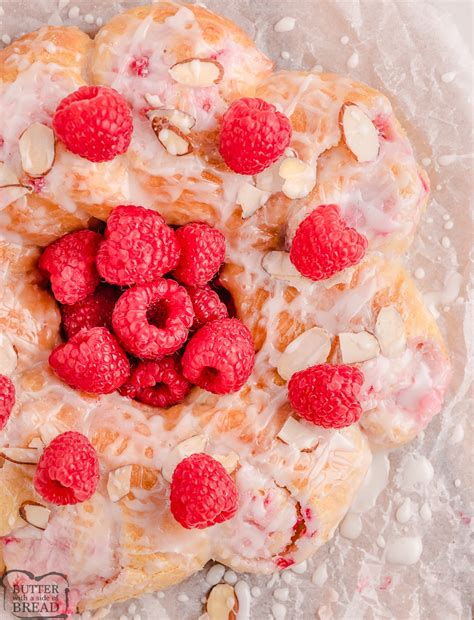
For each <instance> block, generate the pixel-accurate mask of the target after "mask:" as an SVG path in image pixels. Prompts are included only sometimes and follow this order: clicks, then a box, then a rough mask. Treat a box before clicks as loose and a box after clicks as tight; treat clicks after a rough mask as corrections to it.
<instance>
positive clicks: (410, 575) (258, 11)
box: [0, 0, 474, 620]
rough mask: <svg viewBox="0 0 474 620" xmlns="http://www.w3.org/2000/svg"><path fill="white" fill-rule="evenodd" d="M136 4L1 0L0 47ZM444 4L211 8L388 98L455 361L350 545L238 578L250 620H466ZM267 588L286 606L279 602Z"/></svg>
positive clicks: (451, 39) (463, 101)
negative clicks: (414, 470) (395, 549)
mask: <svg viewBox="0 0 474 620" xmlns="http://www.w3.org/2000/svg"><path fill="white" fill-rule="evenodd" d="M454 3H455V4H456V5H457V9H459V10H458V12H459V13H460V14H465V15H466V17H468V16H469V14H470V12H469V8H471V19H472V4H470V3H469V2H456V1H455V0H454ZM137 4H143V2H134V1H129V0H125V1H123V2H120V1H118V0H109V1H108V0H92V1H91V0H3V2H2V0H0V7H2V8H3V12H2V11H1V10H0V38H1V37H2V36H3V42H4V43H5V42H8V37H11V38H12V39H13V38H14V37H16V36H18V35H19V34H21V33H23V32H28V31H30V30H33V29H36V28H38V27H40V26H43V25H45V24H47V23H50V24H54V25H59V24H62V23H64V24H68V25H77V26H79V27H81V28H83V29H85V30H87V31H89V32H95V30H97V25H96V20H97V19H99V23H100V20H101V19H102V20H104V21H106V20H107V19H108V18H109V17H111V16H112V15H113V14H115V13H116V12H118V11H120V10H123V9H124V8H129V7H131V6H135V5H137ZM448 4H449V3H448V2H435V1H432V2H427V1H423V0H411V1H410V0H408V1H402V0H399V1H393V0H383V1H382V0H372V1H371V0H360V1H358V0H353V1H337V0H332V1H329V0H287V1H283V0H209V1H208V2H207V6H208V7H209V8H211V9H213V10H216V11H218V12H220V13H222V14H224V15H226V16H228V17H230V18H232V19H234V20H235V21H236V22H237V23H239V24H240V25H241V26H242V27H243V28H244V30H246V32H247V33H248V34H250V35H251V36H252V37H254V38H255V39H256V40H257V43H258V44H259V46H260V47H261V49H263V51H265V52H266V53H267V54H268V55H269V56H271V57H272V58H273V59H274V60H275V61H276V62H277V65H278V67H280V68H292V69H301V68H302V69H311V68H313V67H315V66H317V65H319V66H321V67H322V68H323V69H324V70H325V71H334V72H337V73H350V74H351V75H353V76H354V77H356V78H359V79H360V80H362V81H365V82H368V83H369V84H371V85H372V86H374V87H376V88H378V89H380V90H382V91H384V92H385V93H386V94H387V95H388V96H389V97H391V99H392V101H393V103H394V107H395V109H396V110H397V113H398V116H399V118H400V120H401V121H402V123H403V124H404V125H405V126H406V129H407V131H408V133H409V135H410V136H411V138H412V142H413V144H414V147H415V150H416V152H417V155H418V158H419V159H420V160H424V164H425V166H426V168H427V169H428V172H429V175H430V178H431V182H432V190H433V191H432V199H431V203H430V206H429V209H428V212H427V213H426V215H425V217H424V220H423V222H422V225H421V229H420V234H419V236H418V238H417V240H416V242H415V244H414V247H413V248H412V250H411V252H410V254H409V256H408V257H407V261H408V264H409V266H410V268H411V269H412V270H413V272H415V270H417V271H416V274H417V275H418V276H420V277H419V278H418V284H419V287H420V289H421V290H422V291H423V293H424V295H425V298H426V300H427V303H428V304H429V305H430V307H431V308H432V311H433V312H434V313H435V314H436V315H437V316H438V315H439V321H440V323H441V326H442V328H443V330H444V332H445V334H446V335H447V338H448V342H449V346H450V350H451V354H452V359H453V364H454V380H453V385H452V388H451V390H450V394H449V399H448V404H447V406H446V407H445V410H444V412H443V413H442V415H440V416H439V417H438V418H437V419H436V420H435V421H434V422H433V423H432V424H431V426H430V427H429V429H428V430H427V431H426V432H425V433H424V437H421V438H420V439H418V440H417V441H416V442H414V443H413V444H411V445H410V446H407V447H406V448H405V449H403V450H400V451H397V452H395V453H392V454H391V455H390V462H391V473H390V480H389V484H388V486H387V488H386V489H385V490H384V491H383V492H382V493H381V495H380V496H379V498H378V502H377V505H376V507H375V508H372V509H371V510H369V511H368V512H366V513H365V514H363V515H362V523H363V529H362V533H361V535H360V536H359V537H358V538H357V539H356V540H347V539H345V538H343V537H342V536H340V535H339V534H336V536H335V538H334V540H333V541H332V542H331V543H330V544H329V545H328V546H326V547H325V548H324V549H322V550H320V552H319V553H317V554H316V556H315V558H314V559H313V560H312V561H310V562H308V566H307V569H306V571H304V572H303V573H302V574H296V573H293V572H291V571H286V574H285V575H279V576H276V577H274V578H273V579H269V577H266V578H256V577H250V576H246V575H243V576H239V578H242V579H244V580H245V581H247V582H248V584H249V585H250V587H254V588H255V586H257V587H258V588H259V589H260V591H261V594H260V595H259V596H255V595H254V596H252V601H251V610H250V617H251V618H252V619H254V620H260V619H267V618H272V617H276V618H277V620H282V619H283V617H284V614H285V610H286V620H294V619H298V620H310V619H311V620H312V619H314V618H321V619H325V618H334V619H337V620H342V619H351V620H352V619H354V620H355V619H364V620H365V619H378V618H396V619H397V620H405V619H407V620H408V619H410V620H412V619H413V620H414V619H418V618H420V619H422V620H451V619H453V620H455V619H456V620H457V619H462V620H465V619H466V620H467V619H468V618H471V602H472V591H473V590H472V581H471V579H472V577H471V575H470V572H469V571H470V565H471V566H472V550H473V547H472V539H471V538H470V537H471V536H472V523H471V520H470V518H471V517H472V516H473V508H474V505H473V502H472V497H473V496H472V487H473V470H474V467H473V459H472V445H473V426H472V417H473V415H472V414H473V413H474V407H473V401H474V398H473V391H472V377H471V375H470V374H469V370H468V367H469V361H470V360H471V358H472V341H473V332H472V330H473V327H472V326H473V324H474V322H473V316H472V310H471V311H469V309H468V305H467V304H468V300H469V298H470V295H471V294H472V292H471V291H470V290H469V287H470V283H469V273H470V272H471V273H472V269H471V264H472V261H473V259H474V251H473V250H472V249H471V248H472V241H473V228H472V220H471V214H472V211H471V209H472V204H470V201H471V193H472V178H473V165H472V164H473V159H472V157H473V155H472V151H473V140H472V110H473V108H472V97H473V84H472V77H471V76H472V73H471V72H472V55H471V54H472V48H471V50H469V46H468V45H467V44H466V41H463V39H462V37H461V36H460V34H459V31H458V30H457V28H456V26H455V24H454V23H453V21H452V18H451V17H450V15H449V13H447V12H446V6H447V5H448ZM461 5H462V6H461ZM74 7H77V9H76V8H74ZM71 9H72V11H71ZM284 16H291V17H294V18H296V26H295V28H294V29H293V30H292V31H290V32H286V33H280V34H277V33H275V32H274V30H273V25H274V24H275V23H276V22H277V21H278V20H279V19H280V18H281V17H284ZM465 26H466V25H465ZM468 28H469V26H466V28H465V29H466V30H468ZM343 37H347V38H348V40H347V42H346V39H345V38H343ZM341 39H342V41H341ZM282 51H287V52H289V56H290V58H289V59H288V58H287V59H283V58H282V57H281V52H282ZM354 52H355V53H356V55H354ZM284 56H286V54H284ZM351 57H352V59H351V61H350V62H349V67H350V68H348V64H347V63H348V60H349V59H350V58H351ZM357 57H358V58H357ZM318 68H319V67H318ZM423 271H424V275H423ZM471 308H472V306H471ZM413 455H415V456H418V455H424V456H425V457H426V458H427V459H429V461H430V462H431V464H432V466H433V468H434V476H433V478H432V480H431V481H430V482H429V483H427V484H423V483H419V484H417V485H415V488H414V489H412V490H411V491H407V490H406V489H404V488H403V484H402V479H403V472H404V468H406V466H407V463H408V462H409V459H410V458H412V457H413ZM406 497H410V499H411V504H412V511H411V516H410V518H409V520H408V521H407V522H406V523H405V524H403V525H402V524H401V523H399V522H398V521H397V520H396V519H395V516H394V515H395V512H396V510H397V508H398V507H399V506H400V504H401V503H402V501H403V500H404V499H405V498H406ZM423 504H427V505H428V506H429V508H430V509H431V511H432V517H431V518H428V519H427V520H423V519H422V517H421V515H420V513H419V509H420V508H421V506H422V505H423ZM422 512H423V511H422ZM425 517H426V513H425ZM400 535H403V536H421V537H422V541H423V552H422V555H421V559H420V561H419V562H417V563H416V564H414V565H411V566H403V565H402V566H400V565H394V564H389V563H387V562H386V560H385V554H386V551H385V549H384V546H383V544H384V542H389V541H390V540H393V539H394V538H396V537H397V536H400ZM377 541H378V542H377ZM322 563H324V564H325V567H326V569H327V573H328V577H327V579H326V581H325V582H324V583H321V582H322V581H324V579H319V580H318V579H316V580H315V581H319V583H312V580H311V577H312V575H313V573H314V570H315V568H316V567H318V566H320V565H321V564H322ZM204 577H205V573H200V574H199V575H196V576H195V577H194V578H192V579H190V580H189V581H188V582H186V583H185V584H182V585H181V586H178V587H175V588H172V589H171V590H168V591H167V592H166V593H165V595H164V596H163V595H160V597H158V596H156V595H150V596H146V597H143V598H142V599H140V600H137V601H129V602H128V603H126V604H123V605H116V606H114V607H112V608H111V609H104V610H101V611H100V612H99V614H97V617H98V616H100V617H107V618H110V619H113V620H127V619H130V620H140V619H142V620H162V619H163V620H164V619H167V618H170V619H171V620H175V619H180V620H188V619H193V618H198V616H199V615H200V613H202V602H201V598H202V597H203V596H205V594H206V592H207V591H208V590H209V585H208V584H207V583H206V581H205V579H204ZM282 588H283V590H281V589H282ZM285 588H288V592H287V593H286V592H285V590H284V589H285ZM276 589H280V592H279V593H277V596H279V597H280V599H283V601H280V602H279V603H278V602H277V600H276V598H275V596H274V593H275V590H276ZM254 593H255V594H258V591H256V590H254ZM285 598H286V599H287V600H285ZM275 604H276V606H275ZM2 613H3V612H2V611H0V618H3V616H2ZM83 617H84V618H90V617H91V616H90V615H89V614H84V616H83ZM239 620H240V619H239Z"/></svg>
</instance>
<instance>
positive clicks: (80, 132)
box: [53, 86, 133, 161]
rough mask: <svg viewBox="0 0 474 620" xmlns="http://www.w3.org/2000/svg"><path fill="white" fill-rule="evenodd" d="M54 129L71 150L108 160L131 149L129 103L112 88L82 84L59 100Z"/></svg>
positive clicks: (90, 157)
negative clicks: (129, 147)
mask: <svg viewBox="0 0 474 620" xmlns="http://www.w3.org/2000/svg"><path fill="white" fill-rule="evenodd" d="M53 129H54V132H55V134H56V136H57V137H58V138H59V139H60V140H61V141H62V142H64V144H65V145H66V147H67V148H68V149H69V150H70V151H71V152H72V153H75V154H76V155H80V156H81V157H85V158H86V159H88V160H89V161H109V160H111V159H113V158H114V157H116V156H117V155H121V154H122V153H125V151H126V150H127V149H128V146H129V144H130V140H131V138H132V131H133V120H132V114H131V112H130V107H129V105H128V103H127V102H126V101H125V99H124V98H123V97H122V95H120V94H119V93H118V92H117V91H116V90H114V89H113V88H107V87H106V86H81V87H80V88H79V89H78V90H76V91H74V92H73V93H71V94H70V95H68V96H67V97H65V98H64V99H63V100H62V101H61V102H60V103H59V105H58V107H57V108H56V112H55V113H54V117H53Z"/></svg>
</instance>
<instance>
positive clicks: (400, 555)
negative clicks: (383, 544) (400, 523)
mask: <svg viewBox="0 0 474 620" xmlns="http://www.w3.org/2000/svg"><path fill="white" fill-rule="evenodd" d="M422 551H423V543H422V541H421V538H420V536H400V537H398V538H393V539H391V540H389V541H388V543H387V554H386V558H387V562H390V564H402V565H405V566H410V565H411V564H416V563H417V562H418V560H419V559H420V556H421V553H422Z"/></svg>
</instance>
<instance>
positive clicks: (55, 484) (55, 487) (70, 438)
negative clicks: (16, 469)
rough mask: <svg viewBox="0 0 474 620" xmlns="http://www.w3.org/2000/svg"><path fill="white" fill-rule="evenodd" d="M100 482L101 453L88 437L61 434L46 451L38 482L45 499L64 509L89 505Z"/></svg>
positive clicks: (41, 462)
mask: <svg viewBox="0 0 474 620" xmlns="http://www.w3.org/2000/svg"><path fill="white" fill-rule="evenodd" d="M98 482H99V459H98V458H97V452H96V451H95V448H94V447H93V446H92V445H91V443H90V442H89V440H88V439H87V437H85V436H84V435H82V433H76V432H75V431H69V432H67V433H62V434H61V435H58V436H57V437H56V438H55V439H53V441H52V442H51V443H50V444H49V446H48V447H47V448H45V450H44V452H43V454H42V455H41V458H40V460H39V463H38V466H37V468H36V473H35V479H34V485H35V489H36V490H37V491H38V493H39V494H40V495H41V497H42V498H43V499H45V500H46V501H47V502H51V503H52V504H58V505H60V506H65V505H67V504H78V503H79V502H85V501H86V500H87V499H89V498H90V497H92V495H94V493H95V490H96V489H97V484H98Z"/></svg>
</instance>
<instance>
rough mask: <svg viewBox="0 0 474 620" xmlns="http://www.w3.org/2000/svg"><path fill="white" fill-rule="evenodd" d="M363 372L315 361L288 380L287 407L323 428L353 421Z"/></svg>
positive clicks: (355, 420)
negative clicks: (315, 364)
mask: <svg viewBox="0 0 474 620" xmlns="http://www.w3.org/2000/svg"><path fill="white" fill-rule="evenodd" d="M363 382H364V375H363V374H362V372H361V371H360V370H359V369H358V368H356V367H355V366H346V365H344V364H339V365H333V364H319V365H318V366H311V367H310V368H306V370H300V371H299V372H296V373H295V374H294V375H293V376H292V377H291V379H290V381H289V383H288V398H289V401H290V403H291V406H292V407H293V408H294V409H295V410H296V411H297V412H298V413H299V414H300V416H302V417H303V418H305V419H306V420H308V421H309V422H312V423H313V424H316V425H318V426H324V428H343V427H344V426H350V425H351V424H354V423H355V422H357V420H358V419H359V418H360V416H361V413H362V409H361V406H360V403H359V401H358V395H359V392H360V389H361V387H362V384H363Z"/></svg>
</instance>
